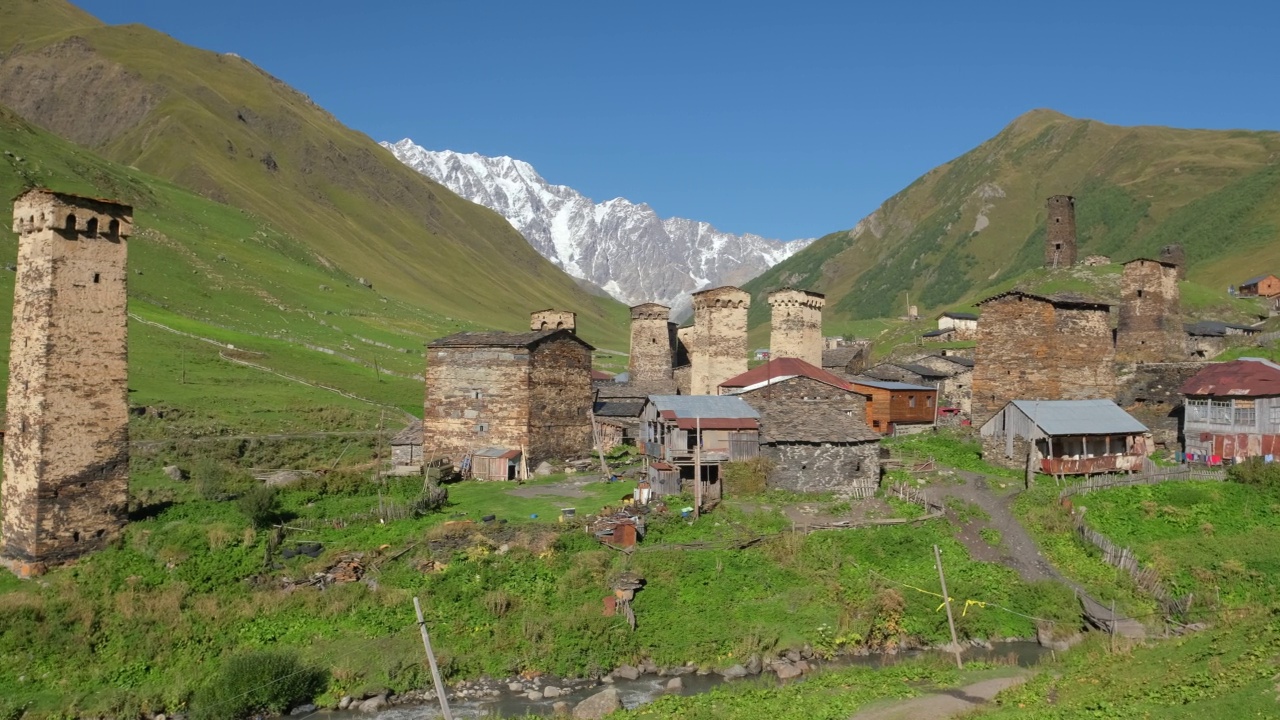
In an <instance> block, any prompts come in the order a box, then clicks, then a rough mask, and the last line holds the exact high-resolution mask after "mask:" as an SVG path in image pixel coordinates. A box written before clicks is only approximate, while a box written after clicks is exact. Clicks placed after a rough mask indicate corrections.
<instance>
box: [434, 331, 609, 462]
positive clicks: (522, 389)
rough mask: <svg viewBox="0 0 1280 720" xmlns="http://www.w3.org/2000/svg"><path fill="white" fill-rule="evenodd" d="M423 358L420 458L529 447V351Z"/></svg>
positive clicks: (444, 351) (448, 351)
mask: <svg viewBox="0 0 1280 720" xmlns="http://www.w3.org/2000/svg"><path fill="white" fill-rule="evenodd" d="M427 358H428V359H427V368H426V373H425V376H424V379H425V385H426V399H425V402H424V406H423V417H422V426H423V436H424V440H423V443H424V450H423V454H424V455H426V456H427V457H439V456H445V457H449V458H452V459H453V460H454V462H458V461H460V460H461V459H462V456H464V455H466V454H467V453H469V452H471V451H474V450H478V449H480V448H485V447H502V448H508V449H518V448H520V447H522V446H528V444H529V402H530V400H529V370H530V368H529V349H528V348H524V347H432V348H428V352H427ZM589 383H590V376H588V384H589Z"/></svg>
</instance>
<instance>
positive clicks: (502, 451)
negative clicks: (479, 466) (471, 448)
mask: <svg viewBox="0 0 1280 720" xmlns="http://www.w3.org/2000/svg"><path fill="white" fill-rule="evenodd" d="M471 454H472V455H475V456H477V457H491V458H501V457H505V458H507V459H508V460H509V459H511V458H514V457H520V451H519V450H508V449H506V448H503V447H487V448H480V449H479V450H476V451H475V452H473V453H471Z"/></svg>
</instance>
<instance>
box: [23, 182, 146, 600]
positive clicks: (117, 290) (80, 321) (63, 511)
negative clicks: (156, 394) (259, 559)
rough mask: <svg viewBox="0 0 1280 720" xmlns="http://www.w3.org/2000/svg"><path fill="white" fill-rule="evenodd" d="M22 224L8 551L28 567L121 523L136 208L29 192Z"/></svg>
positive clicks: (85, 545) (34, 569) (57, 557)
mask: <svg viewBox="0 0 1280 720" xmlns="http://www.w3.org/2000/svg"><path fill="white" fill-rule="evenodd" d="M13 229H14V232H16V233H18V236H19V237H18V272H17V279H16V280H15V282H14V298H13V333H12V336H11V338H10V349H9V406H8V427H7V431H6V435H5V444H4V484H3V487H2V489H0V495H3V498H2V501H0V508H2V509H3V515H4V532H3V536H2V538H0V556H3V557H4V559H5V561H6V564H8V565H10V566H11V567H12V568H13V569H14V570H15V571H16V572H18V573H19V574H22V575H30V574H35V573H38V572H40V571H41V570H42V569H43V567H44V566H45V565H50V564H58V563H62V562H65V561H68V560H71V559H73V558H75V557H78V556H80V555H83V554H85V553H87V552H90V551H93V550H97V549H99V548H102V547H103V546H104V545H106V544H107V543H108V542H110V541H111V540H112V539H113V538H115V537H116V536H117V535H118V534H119V533H120V530H121V528H122V527H123V526H124V524H125V520H126V512H127V504H128V470H129V444H128V443H129V424H128V420H129V417H128V416H129V402H128V388H127V383H128V358H127V352H126V348H125V339H126V314H125V281H126V272H125V255H126V252H125V247H126V245H125V240H126V238H128V237H129V235H130V233H131V232H132V230H133V208H131V207H129V206H128V205H121V204H118V203H114V202H109V201H106V200H93V199H90V198H83V197H78V196H75V195H66V194H63V193H57V192H53V191H50V190H44V189H33V190H28V191H27V192H25V193H23V194H22V195H20V196H19V197H18V199H17V200H15V201H14V204H13Z"/></svg>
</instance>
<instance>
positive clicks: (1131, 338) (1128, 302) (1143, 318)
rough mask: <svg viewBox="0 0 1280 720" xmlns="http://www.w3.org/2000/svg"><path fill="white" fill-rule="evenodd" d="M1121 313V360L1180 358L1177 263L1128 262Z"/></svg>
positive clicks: (1118, 357)
mask: <svg viewBox="0 0 1280 720" xmlns="http://www.w3.org/2000/svg"><path fill="white" fill-rule="evenodd" d="M1118 315H1119V319H1118V322H1117V324H1116V360H1117V361H1118V362H1143V363H1146V362H1169V361H1172V360H1177V359H1178V358H1179V357H1180V356H1181V354H1182V352H1181V350H1182V337H1183V330H1182V317H1181V308H1180V302H1179V295H1178V266H1177V265H1175V264H1173V263H1171V262H1166V261H1164V260H1152V259H1150V258H1138V259H1136V260H1130V261H1129V262H1127V263H1125V264H1124V273H1123V274H1122V275H1121V276H1120V310H1119V313H1118Z"/></svg>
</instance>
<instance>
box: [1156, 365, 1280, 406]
mask: <svg viewBox="0 0 1280 720" xmlns="http://www.w3.org/2000/svg"><path fill="white" fill-rule="evenodd" d="M1180 392H1182V394H1183V395H1218V396H1232V397H1258V396H1270V395H1280V365H1277V364H1275V363H1273V362H1271V361H1270V360H1264V359H1262V358H1240V359H1239V360H1232V361H1230V362H1223V363H1214V364H1212V365H1209V366H1208V367H1206V368H1204V369H1203V370H1201V371H1200V372H1198V373H1196V374H1195V375H1192V376H1191V379H1189V380H1187V381H1186V382H1185V383H1183V384H1182V387H1181V388H1180Z"/></svg>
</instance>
